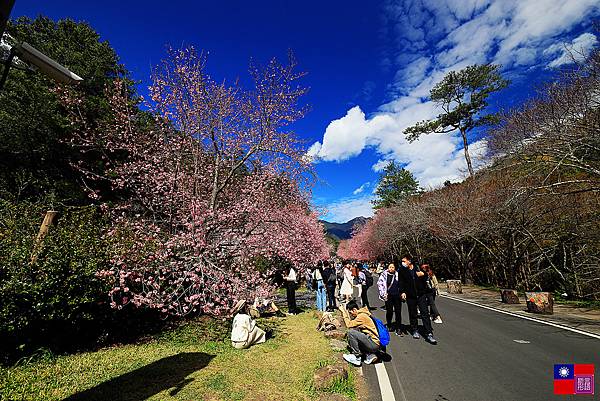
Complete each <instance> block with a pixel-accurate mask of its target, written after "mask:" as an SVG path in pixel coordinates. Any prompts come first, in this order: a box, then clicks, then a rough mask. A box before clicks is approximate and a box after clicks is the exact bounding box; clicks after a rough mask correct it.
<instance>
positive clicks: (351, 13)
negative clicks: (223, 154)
mask: <svg viewBox="0 0 600 401" xmlns="http://www.w3.org/2000/svg"><path fill="white" fill-rule="evenodd" d="M386 4H387V2H386ZM386 4H384V2H379V1H323V0H321V1H302V2H299V1H298V2H287V1H252V2H250V1H244V2H243V1H230V2H225V1H222V2H216V1H202V2H198V1H182V0H172V1H168V2H165V1H157V0H146V1H137V0H134V1H112V0H105V1H81V0H79V1H67V0H52V1H44V2H41V1H34V0H17V1H16V3H15V7H14V9H13V12H12V15H11V17H13V18H15V17H18V16H22V15H26V16H30V17H35V16H36V15H38V14H42V15H46V16H49V17H51V18H52V19H61V18H66V17H69V18H73V19H75V20H77V21H86V22H88V23H89V24H90V25H91V26H92V27H93V28H94V29H95V30H97V31H98V32H99V34H100V35H101V38H102V39H103V40H107V41H109V42H110V44H111V45H112V46H113V47H114V48H115V49H116V51H117V53H118V54H119V56H120V58H121V61H122V62H123V63H124V64H125V66H126V67H127V68H128V69H129V70H130V71H131V72H132V75H133V78H134V79H136V80H139V81H140V82H141V83H140V85H139V91H140V92H141V93H142V94H145V92H146V87H147V85H148V82H149V76H150V71H151V68H152V66H154V65H156V64H157V63H158V62H159V61H160V59H161V58H162V57H163V56H164V54H165V48H166V46H168V45H170V46H173V47H179V46H181V45H194V46H196V47H197V48H199V49H204V50H205V51H207V52H208V53H209V60H208V69H209V72H210V74H211V75H212V76H213V77H214V78H216V79H223V78H224V79H227V80H234V79H235V78H237V77H239V78H242V79H247V66H248V62H249V60H250V58H255V59H257V60H258V61H266V60H268V59H269V58H271V57H274V56H275V57H277V58H279V59H282V60H283V59H285V57H286V54H287V51H288V49H291V50H293V51H294V53H295V55H296V57H297V59H298V61H299V64H300V68H301V69H302V70H304V71H307V72H308V75H307V77H306V78H305V81H304V83H305V84H306V85H307V86H309V87H310V93H309V94H308V96H307V97H306V98H305V101H306V103H308V104H310V105H311V107H312V111H311V112H310V113H309V114H308V115H307V117H306V118H305V119H304V120H303V121H302V122H300V123H298V124H296V125H295V127H294V129H295V130H296V131H297V132H298V134H299V135H301V136H302V137H303V138H305V139H306V140H307V141H308V142H309V143H313V142H315V141H322V139H323V133H324V132H325V129H326V128H327V126H328V124H329V123H330V122H331V121H332V120H335V119H338V118H341V117H343V116H344V115H345V114H346V112H347V111H348V109H350V108H351V107H352V106H354V105H360V107H361V109H362V110H363V111H364V112H365V113H366V114H367V116H369V115H370V114H371V113H374V112H376V111H377V110H378V107H379V106H381V105H382V104H385V103H387V102H389V101H391V100H394V98H395V96H397V94H396V95H394V93H393V91H390V86H389V85H390V84H391V83H393V82H394V80H395V79H396V78H395V74H396V72H397V71H398V70H400V69H401V68H402V65H401V63H400V64H392V65H391V66H390V63H389V62H388V59H389V52H390V49H393V48H395V46H396V44H395V43H394V41H395V37H394V32H390V30H389V29H385V18H384V17H386V13H389V7H387V8H386ZM387 5H389V4H387ZM586 19H588V17H587V16H586V17H585V18H582V21H581V22H582V23H583V22H584V20H586ZM396 29H401V27H400V28H398V27H397V28H396ZM584 30H585V31H589V24H588V25H585V24H583V25H574V26H573V27H572V29H571V30H570V31H569V35H568V38H572V37H573V35H574V33H579V32H583V31H584ZM434 45H435V44H434V43H431V46H434ZM551 73H552V72H551V71H549V70H545V69H539V68H537V69H534V68H532V69H531V70H530V71H525V72H523V71H520V72H519V75H516V76H515V78H516V79H514V82H513V85H512V86H511V88H510V89H509V90H507V91H505V92H503V93H502V94H501V96H498V97H497V98H495V99H494V104H495V105H497V106H505V107H506V106H512V105H516V104H519V103H520V102H522V101H523V99H525V98H526V97H527V96H529V95H530V94H531V93H532V88H533V86H534V85H536V84H537V83H539V82H541V81H543V80H544V79H547V78H548V77H549V76H550V74H551ZM379 158H380V156H378V155H377V154H376V151H375V150H374V149H371V148H367V149H365V150H364V151H363V152H362V153H361V154H360V155H358V156H356V157H353V158H350V159H348V160H345V161H341V162H322V163H319V164H317V170H318V173H319V176H320V178H321V180H322V183H320V184H318V185H317V186H316V188H315V190H314V202H315V204H318V205H330V204H335V203H338V202H340V201H343V200H345V199H351V198H352V197H353V196H354V195H353V194H352V192H353V191H354V190H355V189H356V188H358V187H360V186H361V185H362V184H363V183H365V182H371V183H373V182H374V181H376V179H377V173H375V172H374V171H373V170H372V168H371V166H372V165H373V164H374V163H375V162H376V161H377V160H378V159H379ZM371 191H372V187H371V188H368V189H366V190H365V192H368V193H370V192H371ZM349 213H350V215H351V212H349ZM350 215H347V214H344V213H342V214H340V213H330V214H329V215H327V216H326V217H327V218H329V219H332V220H343V219H345V217H348V216H350Z"/></svg>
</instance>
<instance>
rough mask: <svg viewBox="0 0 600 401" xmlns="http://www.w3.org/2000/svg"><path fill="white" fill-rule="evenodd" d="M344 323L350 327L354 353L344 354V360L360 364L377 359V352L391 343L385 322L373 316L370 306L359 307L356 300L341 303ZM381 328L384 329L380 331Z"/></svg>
mask: <svg viewBox="0 0 600 401" xmlns="http://www.w3.org/2000/svg"><path fill="white" fill-rule="evenodd" d="M340 311H341V312H342V317H343V318H344V323H345V325H346V327H348V334H347V336H348V346H349V347H350V350H351V351H352V353H350V354H344V355H343V357H344V360H345V361H346V362H348V363H351V364H352V365H355V366H360V365H361V364H362V361H363V359H364V362H365V363H366V364H371V363H374V362H376V361H377V354H378V353H379V352H380V351H381V350H382V347H384V346H386V345H387V344H388V343H389V334H388V333H387V330H385V327H383V323H382V322H381V321H379V323H380V324H378V323H377V322H378V320H377V319H375V318H373V317H372V316H371V312H370V311H369V309H368V308H366V307H363V308H360V309H359V307H358V304H357V303H356V301H350V302H348V304H347V305H346V307H344V306H343V305H340ZM380 330H383V331H381V332H380Z"/></svg>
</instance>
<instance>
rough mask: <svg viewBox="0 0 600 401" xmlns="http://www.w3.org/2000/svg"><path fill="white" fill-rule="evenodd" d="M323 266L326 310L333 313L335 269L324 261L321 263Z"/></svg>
mask: <svg viewBox="0 0 600 401" xmlns="http://www.w3.org/2000/svg"><path fill="white" fill-rule="evenodd" d="M323 265H324V266H325V269H323V280H324V281H325V288H326V290H327V309H329V310H331V311H333V310H335V308H336V307H337V306H336V302H335V286H336V283H337V275H336V272H335V267H333V266H332V265H331V263H329V262H328V261H325V262H323Z"/></svg>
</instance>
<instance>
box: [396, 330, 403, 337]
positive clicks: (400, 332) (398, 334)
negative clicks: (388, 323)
mask: <svg viewBox="0 0 600 401" xmlns="http://www.w3.org/2000/svg"><path fill="white" fill-rule="evenodd" d="M396 335H397V336H398V337H404V332H403V331H402V330H400V329H398V330H396Z"/></svg>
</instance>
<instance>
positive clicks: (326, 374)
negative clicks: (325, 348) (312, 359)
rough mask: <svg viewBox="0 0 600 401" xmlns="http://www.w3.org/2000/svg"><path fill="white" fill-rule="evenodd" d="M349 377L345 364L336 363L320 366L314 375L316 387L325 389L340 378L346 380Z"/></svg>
mask: <svg viewBox="0 0 600 401" xmlns="http://www.w3.org/2000/svg"><path fill="white" fill-rule="evenodd" d="M347 378H348V369H347V368H346V366H345V365H342V364H336V365H328V366H324V367H322V368H319V369H318V370H317V371H316V372H315V374H314V376H313V383H314V386H315V389H317V390H324V389H326V388H328V387H331V386H332V385H333V383H335V382H336V381H338V380H346V379H347Z"/></svg>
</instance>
